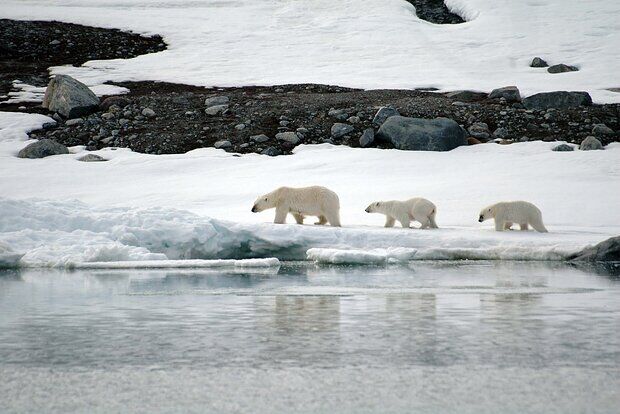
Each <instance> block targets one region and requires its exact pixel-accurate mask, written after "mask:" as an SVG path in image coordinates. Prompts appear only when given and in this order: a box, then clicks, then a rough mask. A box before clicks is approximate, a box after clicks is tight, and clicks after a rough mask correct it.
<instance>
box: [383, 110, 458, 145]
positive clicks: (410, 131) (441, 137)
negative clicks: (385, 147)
mask: <svg viewBox="0 0 620 414" xmlns="http://www.w3.org/2000/svg"><path fill="white" fill-rule="evenodd" d="M377 138H378V139H381V140H384V141H388V142H390V143H392V145H394V147H395V148H397V149H401V150H409V151H450V150H452V149H454V148H456V147H459V146H461V145H467V133H466V132H465V130H464V129H463V128H461V126H460V125H459V124H458V123H456V122H455V121H453V120H452V119H448V118H435V119H421V118H407V117H404V116H393V117H390V118H389V119H387V120H386V121H385V122H384V123H383V125H381V128H379V131H378V132H377Z"/></svg>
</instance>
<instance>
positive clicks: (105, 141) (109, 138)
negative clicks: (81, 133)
mask: <svg viewBox="0 0 620 414" xmlns="http://www.w3.org/2000/svg"><path fill="white" fill-rule="evenodd" d="M100 141H101V143H102V144H106V145H108V144H109V143H110V142H112V141H114V137H107V138H103V139H102V140H100Z"/></svg>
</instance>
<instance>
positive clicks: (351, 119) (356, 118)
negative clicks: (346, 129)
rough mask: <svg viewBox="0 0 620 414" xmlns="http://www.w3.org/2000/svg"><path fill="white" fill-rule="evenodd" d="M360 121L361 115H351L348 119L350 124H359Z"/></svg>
mask: <svg viewBox="0 0 620 414" xmlns="http://www.w3.org/2000/svg"><path fill="white" fill-rule="evenodd" d="M359 121H360V117H359V116H351V117H349V118H348V119H347V122H348V123H350V124H357V123H358V122H359Z"/></svg>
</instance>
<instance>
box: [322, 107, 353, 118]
mask: <svg viewBox="0 0 620 414" xmlns="http://www.w3.org/2000/svg"><path fill="white" fill-rule="evenodd" d="M327 115H328V116H331V117H332V118H336V119H340V120H341V121H344V120H345V119H347V118H348V117H349V113H348V112H347V110H346V109H333V108H332V109H330V110H329V111H328V112H327Z"/></svg>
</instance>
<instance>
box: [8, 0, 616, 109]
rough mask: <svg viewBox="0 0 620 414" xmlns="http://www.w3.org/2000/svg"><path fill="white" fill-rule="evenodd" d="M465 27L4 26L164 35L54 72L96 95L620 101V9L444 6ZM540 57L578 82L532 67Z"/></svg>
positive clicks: (177, 17) (238, 10)
mask: <svg viewBox="0 0 620 414" xmlns="http://www.w3.org/2000/svg"><path fill="white" fill-rule="evenodd" d="M447 5H448V7H449V8H450V9H451V10H453V11H455V12H457V13H458V14H460V15H462V16H463V17H465V18H466V19H467V20H469V21H468V22H466V23H464V24H460V25H435V24H432V23H429V22H426V21H423V20H420V19H418V18H417V17H416V15H415V9H414V7H413V6H411V5H410V4H409V3H408V2H406V1H404V0H340V1H332V0H314V1H312V2H308V1H305V0H291V1H273V0H237V1H222V0H203V1H193V0H192V1H190V0H171V1H165V2H163V1H161V0H140V1H134V0H53V1H50V0H29V1H23V0H3V2H2V6H1V7H0V17H1V18H13V19H36V20H60V21H66V22H72V23H81V24H87V25H92V26H99V27H108V28H120V29H126V30H132V31H135V32H139V33H143V34H147V35H150V34H161V35H162V36H163V38H164V40H165V41H166V43H167V44H168V45H169V48H168V50H166V51H163V52H160V53H153V54H148V55H143V56H139V57H136V58H133V59H114V60H107V61H90V62H87V63H86V64H85V65H84V67H79V68H76V67H71V66H64V67H56V68H53V69H52V72H53V73H63V74H69V75H72V76H75V77H77V78H78V79H79V80H81V81H83V82H84V83H86V84H87V85H89V86H96V85H101V84H102V83H103V82H105V81H128V80H135V81H138V80H158V81H167V82H183V83H187V84H195V85H204V86H214V85H215V86H239V85H273V84H286V83H324V84H337V85H341V86H350V87H359V88H371V89H372V88H416V87H436V88H439V89H440V90H442V91H447V90H458V89H473V90H481V91H487V92H488V91H490V90H492V89H494V88H497V87H501V86H506V85H517V86H518V87H519V88H520V89H521V91H522V93H523V94H524V95H531V94H534V93H537V92H544V91H552V90H585V91H588V92H590V94H591V95H592V97H593V99H594V101H595V102H599V103H602V102H620V94H619V93H615V92H612V91H610V90H609V88H614V87H619V86H620V85H619V84H618V82H619V81H618V78H617V76H616V74H617V73H618V72H619V71H620V54H619V53H617V45H618V44H620V22H619V21H618V19H617V16H618V15H620V2H617V1H613V0H590V1H581V0H538V1H529V2H521V1H514V0H448V1H447ZM535 56H541V57H543V58H544V59H545V60H547V61H548V62H549V63H550V64H556V63H566V64H570V65H575V66H577V67H579V68H580V70H579V71H578V72H571V73H563V74H555V75H554V74H549V73H547V72H546V70H545V69H540V68H530V67H529V63H530V61H531V59H532V58H533V57H535Z"/></svg>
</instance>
